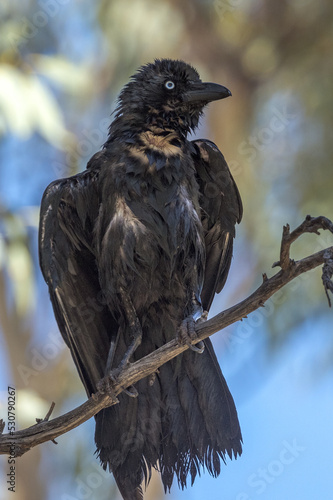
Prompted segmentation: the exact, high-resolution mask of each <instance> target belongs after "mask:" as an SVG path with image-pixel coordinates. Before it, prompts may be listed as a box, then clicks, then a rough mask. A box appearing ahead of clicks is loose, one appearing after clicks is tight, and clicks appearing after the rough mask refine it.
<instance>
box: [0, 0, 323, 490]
mask: <svg viewBox="0 0 333 500" xmlns="http://www.w3.org/2000/svg"><path fill="white" fill-rule="evenodd" d="M0 18H1V24H0V347H1V352H0V380H1V384H0V385H1V387H0V389H1V402H2V403H1V404H2V406H1V414H0V417H2V418H4V419H5V420H6V416H7V386H8V385H10V386H13V387H15V388H16V397H17V398H16V399H17V406H16V414H17V427H19V428H23V427H25V426H28V425H32V424H33V423H34V422H35V418H36V417H43V416H44V415H45V414H46V412H47V410H48V408H49V405H50V403H51V401H55V402H56V408H55V411H54V415H60V414H62V413H64V412H65V411H67V410H70V409H72V408H73V407H75V406H76V405H78V404H79V403H81V402H83V401H84V400H85V393H84V391H83V388H82V386H81V384H80V381H79V378H78V375H77V373H76V370H75V368H74V365H73V362H72V360H71V358H70V355H69V352H68V351H67V348H65V347H64V344H63V342H62V340H61V337H60V334H59V332H58V330H57V326H56V324H55V321H54V319H53V315H52V311H51V306H50V302H49V299H48V293H47V289H46V285H45V284H44V282H43V280H42V277H41V273H40V271H39V267H38V255H37V228H38V212H39V204H40V199H41V196H42V193H43V191H44V189H45V187H46V186H47V184H48V183H49V182H51V181H52V180H54V179H56V178H60V177H64V176H68V175H73V174H75V173H76V172H78V171H80V170H82V169H84V168H85V165H86V162H87V160H88V159H89V157H90V156H91V155H92V154H93V153H94V152H95V151H97V150H98V149H99V148H100V147H101V145H102V144H103V142H104V140H105V139H106V133H107V127H108V124H109V121H110V114H111V112H112V110H113V109H114V106H115V99H116V97H117V94H118V92H119V90H120V88H121V86H122V85H123V84H124V83H126V82H127V80H128V78H129V76H130V75H131V74H132V73H133V72H134V71H135V69H136V68H137V67H138V66H139V65H141V64H143V63H146V62H149V61H152V60H153V59H154V58H161V57H170V58H178V59H184V60H186V61H188V62H190V63H192V64H193V65H194V66H195V67H196V68H197V69H198V70H199V72H200V74H201V76H202V78H203V79H204V80H208V81H215V82H218V83H221V84H223V85H225V86H227V87H228V88H230V89H231V91H232V94H233V97H232V98H230V99H227V100H225V101H222V102H217V103H213V104H212V105H210V106H209V107H208V108H207V111H206V115H205V118H204V119H203V120H202V121H201V125H200V129H199V130H198V131H197V133H196V137H199V136H204V137H207V138H210V139H211V140H213V141H215V142H216V143H217V144H218V145H219V147H220V148H221V149H222V151H223V152H224V154H225V156H226V158H227V160H228V163H229V165H230V168H231V170H232V172H233V175H234V177H235V180H236V182H237V184H238V186H239V188H240V191H241V194H242V198H243V202H244V218H243V221H242V223H241V225H240V226H239V227H238V229H237V240H236V245H235V246H236V248H235V256H234V259H233V264H232V269H231V273H230V277H229V280H228V282H227V285H226V287H225V289H224V291H223V292H222V293H221V294H220V295H219V296H218V297H216V299H215V302H214V306H213V309H212V314H214V313H216V312H218V311H220V310H222V309H224V308H226V307H228V306H230V305H232V304H234V303H236V302H238V301H239V300H241V299H243V298H244V297H246V296H247V295H248V294H249V293H251V292H252V291H253V290H254V289H255V288H256V287H257V286H258V285H259V283H260V282H261V274H262V273H263V272H267V274H268V275H271V274H272V273H273V270H272V269H271V265H272V263H273V262H274V261H276V260H278V252H279V245H280V237H281V232H282V226H283V224H285V223H287V222H289V223H290V225H291V227H295V226H296V225H298V224H299V223H300V222H302V220H303V219H304V217H305V215H307V214H308V213H310V214H311V215H313V216H316V215H326V216H327V217H330V218H333V203H332V193H333V135H332V131H333V123H332V121H333V120H332V105H333V92H332V89H333V81H332V77H333V57H332V53H333V29H332V26H333V3H332V2H331V0H280V1H279V2H275V1H273V0H270V1H269V0H266V1H265V0H206V1H205V0H183V1H182V2H176V1H175V0H160V1H158V2H157V1H154V0H111V1H107V0H99V1H95V2H90V1H88V0H45V1H43V0H39V1H35V0H1V3H0ZM332 241H333V236H332V235H330V234H325V233H321V235H320V236H315V235H305V236H303V237H302V239H301V240H300V241H299V242H297V244H295V246H294V249H293V250H294V252H293V256H294V257H295V258H301V257H303V256H306V255H308V254H310V253H312V252H315V251H317V250H319V249H323V248H325V247H327V246H330V245H332ZM213 341H214V344H215V346H216V350H217V353H218V357H219V360H220V362H221V364H222V367H223V371H224V373H225V376H226V378H227V380H228V383H229V386H230V389H231V391H232V393H233V395H234V398H235V401H236V405H237V408H238V413H239V418H240V421H241V425H242V431H243V438H244V453H243V455H242V457H241V458H239V459H238V460H237V461H234V462H230V461H229V462H228V464H227V466H225V467H223V469H222V473H221V475H220V477H219V478H217V479H214V478H211V477H210V476H209V475H208V474H207V473H205V474H203V475H202V477H201V478H199V479H197V480H196V483H195V485H194V486H193V487H192V488H191V487H189V488H188V489H187V490H185V491H183V492H182V491H179V490H178V487H177V485H174V486H173V488H172V491H171V494H170V495H169V497H168V498H170V500H171V499H177V500H180V499H182V500H186V499H193V500H196V499H202V498H209V499H211V500H218V499H219V500H220V499H222V500H249V499H251V500H255V499H265V500H266V499H270V500H272V499H273V500H276V499H284V500H290V499H302V500H313V499H317V498H320V499H323V500H326V499H327V500H329V499H332V498H333V474H332V473H333V470H332V456H331V453H332V451H331V450H332V447H333V436H332V434H333V433H332V430H333V429H332V427H333V412H332V410H333V403H332V389H333V384H332V383H333V370H332V366H333V339H332V311H331V310H330V309H329V308H328V305H327V300H326V297H325V294H324V291H323V288H322V284H321V279H320V271H319V270H317V271H314V272H311V273H308V274H307V275H304V276H302V277H300V278H299V279H298V280H296V281H295V282H293V283H292V284H290V285H289V286H288V287H286V288H285V289H283V290H282V291H281V292H280V293H279V294H277V295H276V296H274V297H273V298H272V299H271V300H269V301H268V302H267V304H266V307H265V308H262V309H260V311H256V312H255V313H253V314H252V315H250V316H249V317H248V319H247V320H244V321H243V322H241V323H238V324H235V325H233V326H232V327H230V328H228V329H227V330H225V331H224V332H223V333H220V334H216V335H215V336H214V338H213ZM93 433H94V422H93V419H92V420H90V421H89V422H87V423H86V424H84V425H82V426H81V427H79V428H78V429H75V430H73V431H71V432H70V433H68V434H66V435H64V436H61V437H59V439H58V445H57V446H55V445H54V444H52V443H45V444H43V445H42V446H39V447H37V448H34V449H33V450H31V451H30V452H29V453H28V454H26V455H24V456H23V457H22V458H21V459H19V460H17V463H16V476H17V480H16V493H15V494H13V493H11V492H8V491H7V484H6V474H7V473H8V464H7V457H1V461H0V498H1V499H4V500H7V499H11V498H15V499H16V500H55V499H57V500H59V499H60V500H74V499H75V500H86V499H89V500H90V499H101V500H109V499H115V500H119V496H118V494H117V491H116V489H115V485H114V482H113V479H112V477H111V476H110V475H109V474H107V473H104V471H102V469H101V468H100V467H99V466H98V462H97V459H96V457H95V456H94V442H93ZM146 498H147V499H148V500H149V499H150V500H151V499H159V498H165V496H164V493H163V491H162V488H161V485H160V480H159V478H158V477H157V476H156V477H155V476H154V477H153V480H152V482H151V485H150V487H149V488H148V491H147V497H146Z"/></svg>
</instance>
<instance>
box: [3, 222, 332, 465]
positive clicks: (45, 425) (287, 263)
mask: <svg viewBox="0 0 333 500" xmlns="http://www.w3.org/2000/svg"><path fill="white" fill-rule="evenodd" d="M320 228H324V229H328V230H329V231H331V232H333V224H332V222H331V221H329V220H328V219H326V218H325V217H317V218H312V217H310V216H307V218H306V219H305V221H304V222H303V223H302V224H301V225H300V226H299V227H298V228H296V229H295V230H294V231H293V232H292V233H290V230H289V226H286V227H285V229H284V231H283V238H282V244H281V255H280V264H278V263H275V265H280V266H281V270H280V271H279V272H278V273H276V274H275V275H274V276H272V277H271V278H267V275H266V274H265V273H264V275H263V282H262V284H261V285H260V286H259V288H257V290H255V291H254V292H253V293H252V294H251V295H250V296H249V297H247V298H246V299H244V300H243V301H242V302H239V303H238V304H236V305H235V306H233V307H230V308H229V309H227V310H226V311H223V312H221V313H219V314H217V315H216V316H215V317H214V318H212V319H210V320H208V321H206V322H203V323H197V324H196V327H195V331H196V333H197V339H196V340H195V341H194V342H193V343H197V342H199V341H200V340H204V339H205V338H207V337H209V336H210V335H212V334H213V333H216V332H218V331H219V330H222V329H224V328H226V327H227V326H229V325H231V324H232V323H235V322H236V321H239V320H242V319H243V318H246V317H247V315H248V314H250V313H251V312H253V311H255V310H256V309H258V308H259V307H262V306H263V305H264V303H265V302H266V301H267V300H268V299H269V298H270V297H271V296H272V295H273V294H274V293H275V292H277V291H278V290H280V289H281V288H282V287H283V286H285V285H286V284H287V283H289V282H290V281H292V280H293V279H294V278H296V277H297V276H300V275H301V274H303V273H305V272H307V271H310V270H311V269H314V268H316V267H318V266H319V265H322V264H323V265H324V267H323V276H322V279H323V284H324V288H325V292H326V295H327V296H328V291H331V292H333V283H332V280H331V278H332V276H333V246H332V247H329V248H327V249H325V250H322V251H320V252H317V253H315V254H313V255H310V256H309V257H305V258H304V259H301V260H299V261H296V262H294V261H292V260H290V257H289V249H290V245H291V243H292V242H293V241H295V240H296V239H297V238H298V237H299V236H300V235H301V234H303V233H304V232H315V233H318V229H320ZM329 302H330V299H329ZM186 349H188V346H187V345H186V344H185V345H180V344H179V343H178V342H177V340H176V339H174V340H172V341H171V342H168V343H167V344H165V345H164V346H162V347H160V348H159V349H157V350H156V351H154V352H152V353H151V354H148V355H147V356H145V357H144V358H142V359H140V360H139V361H136V362H135V363H133V364H131V365H129V366H127V367H126V368H125V369H124V370H123V371H122V372H121V373H120V374H119V376H118V377H117V379H116V380H115V381H114V382H112V381H111V382H110V380H108V384H109V386H110V392H109V393H106V394H104V393H102V392H97V393H96V394H94V395H92V396H91V397H90V398H89V399H88V400H87V401H86V402H85V403H83V404H82V405H80V406H79V407H78V408H75V409H74V410H72V411H70V412H68V413H66V414H65V415H62V416H60V417H56V418H53V419H52V420H49V417H50V415H51V412H52V410H53V408H54V404H53V403H52V405H51V408H50V410H49V411H48V413H47V415H46V416H45V418H44V419H43V420H41V421H40V422H38V423H37V424H35V425H33V426H32V427H29V428H27V429H23V430H19V431H16V432H14V433H12V434H11V435H10V434H3V435H1V436H0V454H10V453H11V452H12V451H13V448H14V449H15V455H16V456H21V455H23V454H24V453H26V452H27V451H28V450H30V449H31V448H33V447H34V446H37V445H39V444H41V443H44V442H45V441H49V440H54V439H55V438H56V437H57V436H60V435H61V434H64V433H66V432H68V431H69V430H71V429H74V428H75V427H77V426H79V425H80V424H82V423H83V422H85V421H86V420H88V419H89V418H91V417H92V416H93V415H96V413H98V412H99V411H100V410H101V409H103V408H106V407H107V406H111V405H113V404H116V403H117V398H116V396H117V395H118V394H120V393H121V392H122V391H123V390H124V389H125V388H126V387H130V386H132V385H133V384H135V383H136V382H138V381H139V380H140V379H142V378H144V377H147V376H149V375H151V374H153V373H156V372H157V373H158V368H159V367H160V366H161V365H163V364H164V363H166V362H168V361H170V360H171V359H172V358H174V357H175V356H177V355H179V354H180V353H182V352H184V351H185V350H186Z"/></svg>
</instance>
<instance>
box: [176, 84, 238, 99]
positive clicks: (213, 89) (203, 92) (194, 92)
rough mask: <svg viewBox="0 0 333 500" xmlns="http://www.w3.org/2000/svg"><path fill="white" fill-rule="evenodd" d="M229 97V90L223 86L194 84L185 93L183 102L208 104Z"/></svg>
mask: <svg viewBox="0 0 333 500" xmlns="http://www.w3.org/2000/svg"><path fill="white" fill-rule="evenodd" d="M230 96H231V92H230V90H229V89H227V88H226V87H223V85H218V84H217V83H209V82H204V83H203V82H195V83H193V84H192V85H191V87H190V89H189V90H188V91H187V92H186V94H185V95H184V97H183V99H184V101H185V102H210V101H217V100H218V99H224V98H225V97H230Z"/></svg>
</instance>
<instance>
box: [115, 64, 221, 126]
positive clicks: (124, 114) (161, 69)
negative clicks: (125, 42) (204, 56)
mask: <svg viewBox="0 0 333 500" xmlns="http://www.w3.org/2000/svg"><path fill="white" fill-rule="evenodd" d="M230 95H231V92H230V90H228V89H227V88H226V87H223V86H222V85H218V84H216V83H204V82H202V81H201V80H200V77H199V74H198V72H197V71H196V70H195V69H194V68H193V67H192V66H190V65H189V64H186V63H185V62H183V61H173V60H171V59H161V60H156V61H155V62H154V63H153V64H147V65H145V66H142V67H141V68H139V70H138V71H137V73H135V74H134V75H133V76H132V77H131V80H130V82H129V83H128V84H127V85H125V87H124V88H123V90H122V91H121V93H120V96H119V104H118V108H117V110H116V118H123V119H126V118H128V119H131V118H132V119H134V117H136V119H138V118H139V120H140V122H141V126H142V122H143V123H145V124H147V125H149V124H155V125H158V126H160V127H162V128H173V129H179V130H180V131H181V132H182V133H185V134H186V133H187V132H189V131H190V130H191V129H192V130H193V129H194V128H195V127H196V126H197V125H198V121H199V118H200V115H201V113H202V110H203V108H204V106H205V105H206V104H208V103H209V102H210V101H215V100H217V99H224V98H225V97H229V96H230Z"/></svg>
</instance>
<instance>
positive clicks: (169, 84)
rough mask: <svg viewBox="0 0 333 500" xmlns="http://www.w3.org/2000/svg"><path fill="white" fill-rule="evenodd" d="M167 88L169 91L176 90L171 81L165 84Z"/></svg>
mask: <svg viewBox="0 0 333 500" xmlns="http://www.w3.org/2000/svg"><path fill="white" fill-rule="evenodd" d="M164 86H165V88H167V89H168V90H172V89H174V88H175V84H174V83H173V81H171V80H168V81H167V82H165V84H164Z"/></svg>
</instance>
